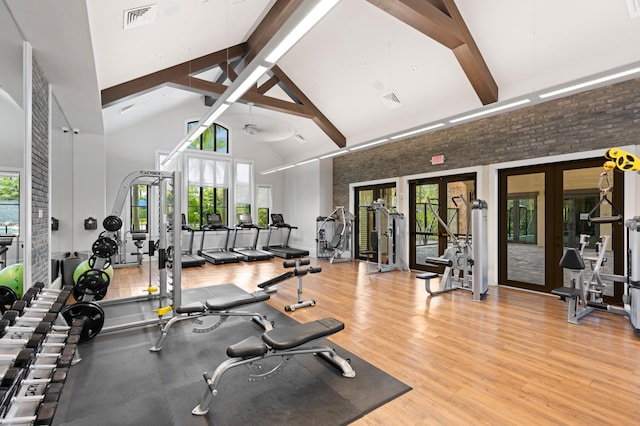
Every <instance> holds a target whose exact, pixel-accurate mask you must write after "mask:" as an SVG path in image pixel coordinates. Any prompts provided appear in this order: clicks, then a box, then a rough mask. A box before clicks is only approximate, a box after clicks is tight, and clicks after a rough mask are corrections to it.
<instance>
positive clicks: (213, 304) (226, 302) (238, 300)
mask: <svg viewBox="0 0 640 426" xmlns="http://www.w3.org/2000/svg"><path fill="white" fill-rule="evenodd" d="M269 297H270V296H269V293H267V292H265V291H256V292H254V293H250V294H241V295H238V296H225V297H214V298H212V299H208V300H207V301H206V302H205V304H204V305H203V304H202V303H200V302H194V303H190V304H188V305H184V306H180V307H179V308H176V313H178V314H199V313H203V312H206V311H207V310H210V311H224V310H227V309H231V308H236V307H238V306H242V305H249V304H251V303H257V302H264V301H265V300H268V299H269Z"/></svg>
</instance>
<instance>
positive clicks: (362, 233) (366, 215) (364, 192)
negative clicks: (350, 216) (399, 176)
mask: <svg viewBox="0 0 640 426" xmlns="http://www.w3.org/2000/svg"><path fill="white" fill-rule="evenodd" d="M354 191H355V199H356V200H357V201H356V203H357V204H356V227H355V229H356V230H357V232H358V235H357V236H356V239H355V241H356V248H355V250H356V251H355V257H356V258H359V259H367V258H371V259H377V258H378V246H380V247H382V248H383V250H384V251H385V252H384V253H382V254H383V256H384V255H386V251H387V247H388V244H387V241H386V239H385V238H386V237H384V236H383V241H381V242H380V244H375V242H372V241H371V232H372V231H374V230H376V229H378V228H377V226H382V227H383V228H382V229H386V226H387V224H386V223H383V224H380V225H379V224H377V223H375V220H376V219H375V214H374V212H373V211H372V210H371V204H372V203H373V202H374V201H375V200H378V199H383V200H384V201H386V203H387V206H389V208H391V206H395V205H396V204H395V203H396V187H395V184H382V185H374V186H367V187H358V188H355V189H354ZM383 217H384V215H383ZM384 219H385V220H386V218H384ZM364 252H368V253H364Z"/></svg>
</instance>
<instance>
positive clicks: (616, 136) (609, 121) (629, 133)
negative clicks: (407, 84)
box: [333, 78, 640, 206]
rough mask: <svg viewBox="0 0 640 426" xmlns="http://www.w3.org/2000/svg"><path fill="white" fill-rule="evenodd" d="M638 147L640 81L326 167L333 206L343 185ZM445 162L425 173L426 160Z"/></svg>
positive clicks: (344, 193) (343, 196) (344, 191)
mask: <svg viewBox="0 0 640 426" xmlns="http://www.w3.org/2000/svg"><path fill="white" fill-rule="evenodd" d="M639 141H640V78H637V79H635V80H629V81H626V82H621V83H617V84H614V85H610V86H606V87H603V88H600V89H595V90H591V91H589V92H584V93H579V94H576V95H573V96H568V97H565V98H561V99H558V100H552V101H549V102H545V103H542V104H538V105H534V106H531V107H528V108H522V109H519V110H516V111H513V112H508V113H505V114H501V115H498V116H494V117H488V118H485V119H482V120H477V121H473V122H470V123H466V124H460V125H458V126H455V127H451V128H445V129H442V130H439V131H434V132H431V133H427V134H425V135H419V136H416V137H411V138H407V139H403V140H400V141H397V142H393V143H390V144H386V145H383V146H380V147H377V148H373V149H368V150H362V151H358V152H355V153H351V154H347V155H343V156H340V157H337V158H335V159H334V160H333V202H334V205H336V206H346V205H348V203H349V184H350V183H353V182H363V181H369V180H376V179H386V178H394V177H398V176H406V175H412V174H420V173H429V172H434V171H440V170H448V169H458V168H462V167H472V166H479V165H487V164H495V163H502V162H506V161H514V160H525V159H528V158H539V157H546V156H549V155H558V154H567V153H572V152H580V151H589V150H594V149H601V148H602V149H604V148H608V147H615V146H623V145H630V144H636V143H638V142H639ZM437 154H444V155H445V157H446V162H445V163H444V164H442V165H438V166H432V165H431V163H430V160H431V156H432V155H437Z"/></svg>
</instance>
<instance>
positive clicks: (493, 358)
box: [108, 258, 640, 425]
mask: <svg viewBox="0 0 640 426" xmlns="http://www.w3.org/2000/svg"><path fill="white" fill-rule="evenodd" d="M311 264H312V265H319V266H322V268H323V271H322V273H319V274H313V275H307V276H306V277H305V278H304V290H305V291H304V298H305V300H308V299H314V300H316V302H317V305H316V306H314V307H308V308H303V309H300V310H296V311H294V312H292V313H289V315H291V316H292V317H294V318H295V319H296V320H298V321H301V322H302V321H308V320H313V319H317V318H322V317H325V316H332V317H335V318H337V319H340V320H341V321H343V322H344V323H345V325H346V327H345V330H344V331H342V332H340V333H338V334H336V335H334V336H332V339H331V340H333V341H334V342H335V343H336V344H338V345H340V346H342V347H344V348H345V349H348V350H350V351H352V352H353V353H355V354H357V355H358V356H360V357H362V358H363V359H365V360H367V361H368V362H370V363H371V364H374V365H375V366H377V367H378V368H380V369H382V370H384V371H386V372H387V373H389V374H391V375H393V376H394V377H396V378H398V379H399V380H402V381H403V382H405V383H406V384H408V385H409V386H411V387H413V390H412V391H410V392H408V393H406V394H404V395H402V396H400V397H399V398H397V399H395V400H393V401H391V402H389V403H387V404H385V405H384V406H382V407H380V408H378V409H377V410H375V411H373V412H372V413H369V414H368V415H366V416H364V417H363V418H362V419H359V420H358V421H357V422H355V423H354V424H356V425H432V424H452V425H453V424H455V425H463V424H474V425H475V424H491V425H510V424H513V425H543V424H554V425H559V424H560V425H561V424H566V425H577V424H610V425H628V424H632V423H635V422H637V421H638V419H640V403H639V401H640V376H639V373H640V337H636V336H635V334H634V332H633V329H632V327H631V324H630V322H629V320H628V319H627V318H625V317H622V316H618V315H614V314H609V313H596V314H593V315H590V316H587V317H585V318H583V319H582V320H581V325H579V326H576V325H572V324H569V323H567V322H565V318H566V305H565V304H564V303H563V302H560V301H559V300H558V299H557V298H556V297H552V296H549V295H544V294H537V293H531V292H525V291H522V290H517V289H511V288H506V287H496V286H490V288H489V295H488V297H487V298H486V299H485V301H483V302H473V301H472V300H471V294H470V293H468V292H464V291H455V292H450V293H445V294H442V295H439V296H432V297H429V296H428V295H427V293H426V292H425V290H424V283H423V281H421V280H417V279H415V275H416V273H415V272H399V271H398V272H388V273H382V274H374V275H366V274H365V271H366V269H365V268H366V264H365V263H362V262H358V261H355V262H348V263H340V264H335V265H331V264H329V263H328V262H327V261H325V260H316V259H313V258H312V262H311ZM282 272H284V268H283V267H282V259H275V260H273V261H262V262H253V263H239V264H228V265H216V266H214V265H211V264H206V265H205V266H202V267H196V268H188V269H184V270H183V279H182V288H183V289H187V288H195V287H200V286H208V285H215V284H224V283H234V284H236V285H238V286H239V287H241V288H243V289H245V290H247V291H254V290H256V284H257V283H259V282H262V281H264V280H267V279H269V278H272V277H274V276H276V275H279V274H281V273H282ZM148 276H149V271H148V269H147V268H146V267H140V268H136V267H133V268H125V269H118V270H116V273H115V277H114V280H113V282H112V284H111V286H110V289H109V293H108V297H110V298H113V297H124V296H127V295H132V294H140V292H141V291H142V290H143V289H144V288H146V286H147V282H148V281H147V280H148ZM296 289H297V281H296V280H295V279H290V280H288V281H286V282H284V283H282V284H281V285H280V290H279V291H278V292H277V293H275V294H273V295H272V297H271V300H270V301H269V302H268V303H269V304H271V305H272V306H273V307H275V308H276V309H279V310H280V311H284V309H283V307H284V306H285V305H288V304H290V303H294V302H295V301H296V300H297V294H296ZM276 326H277V324H276Z"/></svg>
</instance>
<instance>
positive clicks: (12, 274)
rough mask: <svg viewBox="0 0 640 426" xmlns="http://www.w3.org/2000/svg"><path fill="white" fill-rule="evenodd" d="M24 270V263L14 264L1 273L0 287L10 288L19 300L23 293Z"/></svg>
mask: <svg viewBox="0 0 640 426" xmlns="http://www.w3.org/2000/svg"><path fill="white" fill-rule="evenodd" d="M23 269H24V266H23V265H22V263H14V264H13V265H9V266H7V267H6V268H4V269H3V270H1V271H0V286H4V287H9V288H10V289H11V290H13V291H14V292H15V293H16V296H17V297H18V298H21V297H22V293H23V281H22V279H23V275H24V274H23V272H22V271H23Z"/></svg>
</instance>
